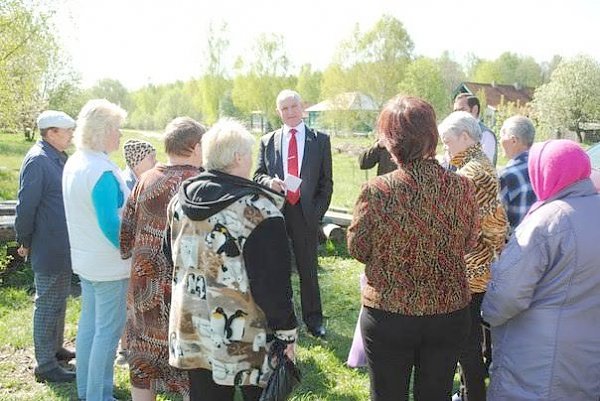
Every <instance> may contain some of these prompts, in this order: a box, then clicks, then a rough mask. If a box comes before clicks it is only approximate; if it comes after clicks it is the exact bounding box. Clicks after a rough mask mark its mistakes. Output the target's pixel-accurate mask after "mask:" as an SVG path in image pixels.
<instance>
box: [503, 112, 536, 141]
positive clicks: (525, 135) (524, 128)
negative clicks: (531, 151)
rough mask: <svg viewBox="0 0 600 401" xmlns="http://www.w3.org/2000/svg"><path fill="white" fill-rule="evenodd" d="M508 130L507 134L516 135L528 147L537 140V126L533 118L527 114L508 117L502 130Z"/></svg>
mask: <svg viewBox="0 0 600 401" xmlns="http://www.w3.org/2000/svg"><path fill="white" fill-rule="evenodd" d="M502 131H506V133H507V134H509V135H512V136H514V137H515V138H517V139H518V140H519V141H521V143H523V144H524V145H526V146H527V147H528V148H529V147H531V145H533V141H534V140H535V127H534V126H533V123H532V122H531V120H530V119H529V118H527V117H525V116H512V117H510V118H507V119H506V121H504V124H502V128H501V129H500V132H501V133H502Z"/></svg>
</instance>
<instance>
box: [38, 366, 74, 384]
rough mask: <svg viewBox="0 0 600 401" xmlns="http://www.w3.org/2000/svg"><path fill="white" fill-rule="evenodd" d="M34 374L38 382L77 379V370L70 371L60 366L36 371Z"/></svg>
mask: <svg viewBox="0 0 600 401" xmlns="http://www.w3.org/2000/svg"><path fill="white" fill-rule="evenodd" d="M34 375H35V380H36V381H38V382H48V383H68V382H73V381H75V372H69V371H68V370H65V369H63V368H61V367H60V366H57V367H56V368H54V369H52V370H49V371H47V372H44V373H38V372H35V373H34Z"/></svg>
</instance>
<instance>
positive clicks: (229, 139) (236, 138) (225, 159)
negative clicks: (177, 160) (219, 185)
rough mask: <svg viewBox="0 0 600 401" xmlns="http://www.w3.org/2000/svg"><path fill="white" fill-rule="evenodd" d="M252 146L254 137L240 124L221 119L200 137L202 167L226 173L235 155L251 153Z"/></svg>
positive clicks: (231, 120)
mask: <svg viewBox="0 0 600 401" xmlns="http://www.w3.org/2000/svg"><path fill="white" fill-rule="evenodd" d="M252 145H254V137H253V136H252V134H251V133H250V132H248V130H247V129H246V128H245V127H244V126H243V125H242V124H240V123H239V122H238V121H236V120H233V119H228V118H226V119H221V120H219V121H217V123H216V124H215V125H213V126H212V128H211V129H209V130H208V132H207V133H206V134H204V135H203V136H202V167H204V168H205V169H206V170H217V171H227V170H229V169H230V168H231V167H233V163H234V160H235V154H236V153H237V154H239V155H247V154H249V153H252Z"/></svg>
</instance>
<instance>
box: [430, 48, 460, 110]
mask: <svg viewBox="0 0 600 401" xmlns="http://www.w3.org/2000/svg"><path fill="white" fill-rule="evenodd" d="M435 62H436V63H437V65H438V68H439V69H440V72H441V73H442V80H443V81H444V87H445V88H446V91H448V94H449V96H450V95H452V93H454V90H455V89H456V88H457V87H458V85H460V84H461V83H462V82H464V81H466V79H467V77H466V75H465V72H464V71H463V68H462V66H461V65H460V64H459V63H457V62H456V61H454V60H453V59H452V58H451V57H450V54H449V53H448V51H447V50H446V51H444V52H443V53H442V55H441V56H440V57H438V58H437V59H436V60H435ZM451 101H452V99H450V98H449V99H448V102H449V103H448V105H449V106H448V107H450V102H451Z"/></svg>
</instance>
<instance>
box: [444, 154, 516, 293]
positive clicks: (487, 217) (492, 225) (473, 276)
mask: <svg viewBox="0 0 600 401" xmlns="http://www.w3.org/2000/svg"><path fill="white" fill-rule="evenodd" d="M450 163H451V164H452V165H453V166H455V167H457V168H458V170H457V171H456V172H457V173H458V174H460V175H462V176H465V177H467V178H469V179H470V180H471V181H472V182H473V184H475V198H476V199H477V204H478V206H479V221H480V223H481V232H480V233H479V236H478V238H477V245H476V246H475V248H474V249H473V250H472V251H471V252H469V253H468V254H467V255H466V256H465V262H466V264H467V279H468V280H469V287H470V288H471V292H472V293H480V292H485V290H486V288H487V284H488V281H490V265H491V264H492V261H494V260H495V259H496V257H497V256H498V255H500V252H501V251H502V249H503V248H504V244H505V243H506V235H507V233H508V219H507V218H506V212H505V211H504V207H503V206H502V204H501V203H500V200H499V197H498V193H499V191H500V183H499V181H498V175H497V174H496V169H495V168H494V166H492V163H490V160H489V159H488V158H487V156H486V155H485V153H483V150H482V149H481V145H480V144H479V143H477V144H475V145H472V146H470V147H468V148H467V149H466V150H464V151H463V152H461V153H459V154H457V155H455V156H454V157H453V158H452V160H450Z"/></svg>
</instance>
